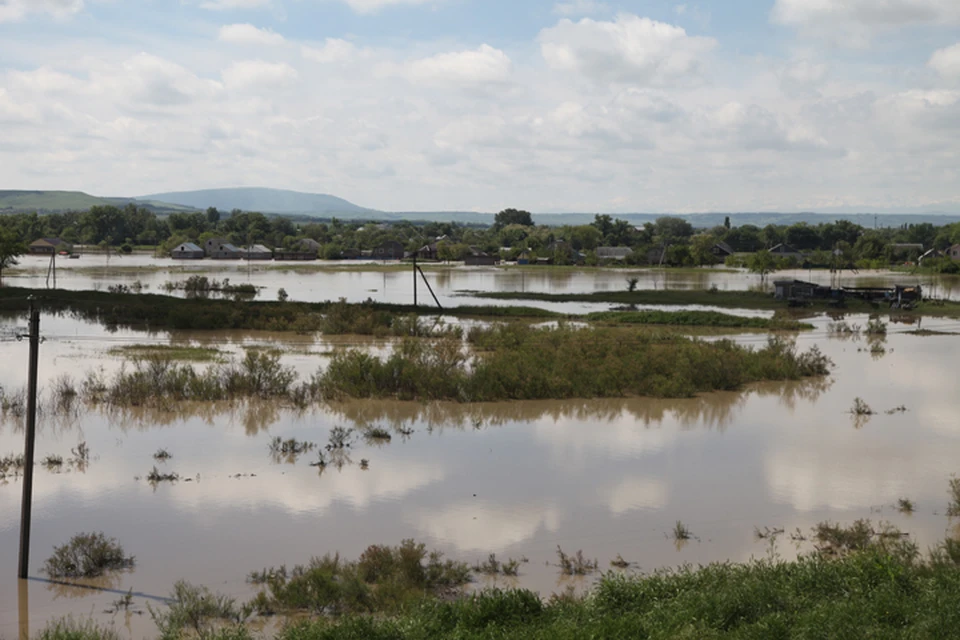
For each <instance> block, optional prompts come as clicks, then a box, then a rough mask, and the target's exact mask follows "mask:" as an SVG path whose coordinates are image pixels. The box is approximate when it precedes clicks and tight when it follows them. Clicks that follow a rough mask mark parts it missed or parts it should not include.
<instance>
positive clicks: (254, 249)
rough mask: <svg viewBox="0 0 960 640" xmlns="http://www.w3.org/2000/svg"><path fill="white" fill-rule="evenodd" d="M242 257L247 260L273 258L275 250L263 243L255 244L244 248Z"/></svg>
mask: <svg viewBox="0 0 960 640" xmlns="http://www.w3.org/2000/svg"><path fill="white" fill-rule="evenodd" d="M241 257H243V258H244V259H246V260H273V251H271V250H270V249H268V248H266V247H265V246H263V245H262V244H254V245H250V246H249V247H247V248H246V249H243V255H242V256H241Z"/></svg>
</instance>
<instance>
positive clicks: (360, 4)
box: [344, 0, 438, 13]
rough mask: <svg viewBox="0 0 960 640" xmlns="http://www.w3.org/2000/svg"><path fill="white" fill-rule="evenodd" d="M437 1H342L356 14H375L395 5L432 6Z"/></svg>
mask: <svg viewBox="0 0 960 640" xmlns="http://www.w3.org/2000/svg"><path fill="white" fill-rule="evenodd" d="M437 1H438V0H344V2H346V3H347V5H349V7H350V8H351V9H353V10H354V11H356V12H357V13H377V12H378V11H380V10H381V9H383V8H385V7H391V6H397V5H422V4H433V3H435V2H437Z"/></svg>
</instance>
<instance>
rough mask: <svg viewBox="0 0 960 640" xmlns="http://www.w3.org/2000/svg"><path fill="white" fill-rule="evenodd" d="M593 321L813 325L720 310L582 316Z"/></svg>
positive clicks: (791, 327)
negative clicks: (738, 314) (737, 314)
mask: <svg viewBox="0 0 960 640" xmlns="http://www.w3.org/2000/svg"><path fill="white" fill-rule="evenodd" d="M585 319H586V320H589V321H592V322H603V323H610V324H647V325H669V326H684V327H720V328H735V329H778V330H794V331H796V330H800V329H813V325H812V324H809V323H805V322H798V321H796V320H793V319H789V318H772V319H771V318H752V317H746V316H735V315H731V314H729V313H721V312H719V311H600V312H596V313H589V314H587V315H586V317H585Z"/></svg>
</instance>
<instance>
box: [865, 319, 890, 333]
mask: <svg viewBox="0 0 960 640" xmlns="http://www.w3.org/2000/svg"><path fill="white" fill-rule="evenodd" d="M866 334H867V335H870V336H885V335H887V325H886V324H884V323H883V321H882V320H880V318H873V319H871V320H870V322H868V323H867V328H866Z"/></svg>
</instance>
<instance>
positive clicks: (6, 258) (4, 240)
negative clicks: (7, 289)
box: [0, 228, 27, 280]
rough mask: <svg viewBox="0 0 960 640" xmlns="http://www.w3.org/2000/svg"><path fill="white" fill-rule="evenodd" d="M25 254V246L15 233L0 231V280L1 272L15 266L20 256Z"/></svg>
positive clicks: (10, 230)
mask: <svg viewBox="0 0 960 640" xmlns="http://www.w3.org/2000/svg"><path fill="white" fill-rule="evenodd" d="M26 252H27V246H26V245H25V244H24V243H23V242H21V240H20V237H19V235H18V234H17V232H16V231H14V230H13V229H10V228H7V229H0V280H2V279H3V270H4V269H7V268H9V267H15V266H17V264H19V262H20V260H19V258H20V256H22V255H23V254H25V253H26Z"/></svg>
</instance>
